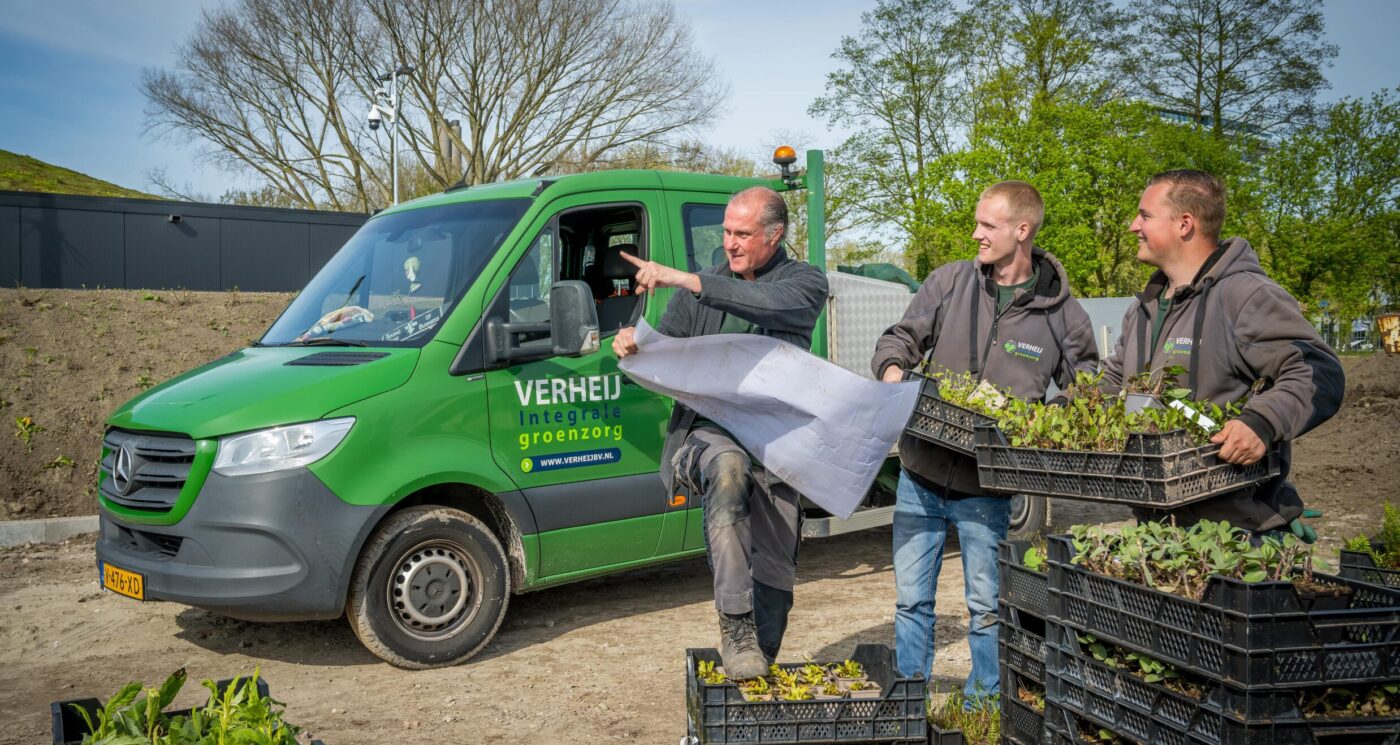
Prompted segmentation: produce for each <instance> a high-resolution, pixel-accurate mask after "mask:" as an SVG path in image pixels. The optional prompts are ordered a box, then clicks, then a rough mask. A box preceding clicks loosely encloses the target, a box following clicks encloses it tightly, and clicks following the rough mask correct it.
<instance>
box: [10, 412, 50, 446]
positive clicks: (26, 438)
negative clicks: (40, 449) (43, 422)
mask: <svg viewBox="0 0 1400 745" xmlns="http://www.w3.org/2000/svg"><path fill="white" fill-rule="evenodd" d="M43 431H44V428H43V427H41V426H40V425H39V424H38V423H37V422H35V421H34V417H29V416H17V417H15V437H18V438H19V439H20V441H21V442H23V443H24V449H25V450H27V451H28V452H31V453H32V452H34V435H37V434H39V433H40V432H43Z"/></svg>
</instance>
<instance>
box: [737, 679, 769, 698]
mask: <svg viewBox="0 0 1400 745" xmlns="http://www.w3.org/2000/svg"><path fill="white" fill-rule="evenodd" d="M739 692H740V693H743V694H744V695H745V696H748V697H751V698H759V697H763V696H767V695H769V694H771V693H772V692H773V687H772V686H770V685H768V679H767V678H762V677H759V678H750V679H749V680H743V681H740V682H739Z"/></svg>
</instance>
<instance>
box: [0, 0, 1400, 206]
mask: <svg viewBox="0 0 1400 745" xmlns="http://www.w3.org/2000/svg"><path fill="white" fill-rule="evenodd" d="M217 4H218V1H217V0H201V1H198V2H196V1H194V0H184V1H181V2H175V1H171V0H160V1H158V0H127V1H126V2H121V3H113V2H99V1H98V0H46V2H38V1H33V0H11V2H9V3H7V4H6V7H5V11H4V13H3V14H0V71H3V72H0V149H5V150H11V151H14V152H19V153H24V154H27V155H32V156H34V157H36V158H39V159H41V160H45V161H48V162H51V163H55V164H58V165H61V166H65V167H68V168H72V169H75V170H78V171H83V172H85V173H89V174H91V175H93V176H96V177H98V178H102V179H105V180H108V181H112V182H115V183H118V184H121V185H122V186H127V187H130V188H135V189H150V188H151V184H150V182H149V180H148V179H147V175H146V174H147V172H148V171H149V170H150V169H152V168H164V169H166V171H167V172H168V173H169V175H170V176H171V177H172V180H174V181H175V182H176V183H179V184H185V183H188V184H190V185H191V186H193V187H194V189H195V190H197V191H200V192H203V193H206V194H211V195H218V194H219V193H222V192H223V191H224V190H225V189H226V188H229V187H233V186H245V185H247V184H244V183H242V182H240V180H239V178H238V177H237V176H236V175H233V174H229V173H226V172H223V171H220V170H218V169H217V168H215V167H213V166H210V165H202V164H201V163H200V162H199V161H198V158H197V155H198V152H199V147H198V146H195V145H190V144H188V143H183V142H180V141H177V140H171V139H153V138H152V137H151V136H150V135H149V134H147V133H146V132H145V116H144V113H143V109H144V108H145V100H144V98H143V97H142V95H141V93H140V91H139V88H138V86H139V83H140V76H141V70H142V68H143V67H148V66H156V67H169V66H170V65H172V64H173V61H174V49H175V47H176V45H177V44H179V43H180V41H181V40H182V39H183V38H184V37H185V35H186V33H187V31H188V29H190V28H191V27H192V26H193V25H194V24H195V23H196V22H197V21H198V19H199V14H200V8H201V7H204V6H210V5H217ZM872 5H873V2H853V1H849V0H848V1H840V0H762V1H761V2H754V1H753V0H676V6H677V9H678V10H679V11H680V13H681V14H682V15H683V16H685V17H687V18H689V19H690V21H691V23H692V26H693V29H694V32H695V39H696V42H697V44H698V46H699V47H700V48H701V50H703V51H704V52H705V53H707V54H710V55H712V56H714V57H715V58H716V63H717V66H718V68H719V73H720V74H721V75H722V76H723V77H724V78H726V79H727V80H728V82H729V84H730V88H731V96H730V99H729V101H728V102H727V106H726V113H725V114H724V115H723V117H722V118H721V119H720V120H719V121H718V122H716V123H715V125H714V126H712V127H711V128H710V129H709V130H708V131H706V132H703V133H701V138H702V139H704V140H705V141H707V142H710V143H712V144H715V145H720V146H723V147H727V148H733V149H736V150H738V151H740V152H742V153H744V154H746V155H752V156H754V157H762V156H763V155H764V154H765V153H766V149H767V145H768V144H769V143H770V142H772V141H774V140H775V139H776V138H777V137H778V136H779V135H780V134H783V133H787V134H791V135H798V136H800V137H801V139H803V140H805V144H807V145H809V146H821V147H830V146H833V145H835V144H837V143H838V142H839V141H840V139H841V137H842V133H840V132H828V131H827V130H826V127H825V125H824V123H823V122H820V121H816V120H812V119H810V118H808V116H807V113H806V112H807V106H808V104H810V103H811V101H812V100H813V99H814V98H816V97H817V96H819V95H821V93H822V90H823V88H824V86H825V81H826V74H827V73H828V72H830V71H831V70H832V69H834V62H833V61H832V60H831V57H830V54H831V52H832V51H834V50H835V49H836V47H837V45H838V44H839V42H840V39H841V37H842V36H843V35H846V34H851V33H854V32H855V31H856V30H857V29H858V27H859V24H860V14H861V12H862V11H863V10H865V9H867V8H869V7H870V6H872ZM1325 14H1326V21H1327V35H1328V37H1329V39H1330V40H1331V41H1332V43H1334V44H1337V45H1338V46H1339V47H1340V49H1341V54H1340V56H1339V57H1338V58H1337V60H1336V61H1335V64H1334V65H1333V67H1332V68H1331V70H1330V71H1329V72H1328V79H1329V80H1330V81H1331V82H1332V88H1331V90H1329V91H1327V92H1326V94H1325V96H1324V97H1325V98H1326V99H1328V100H1332V99H1336V98H1340V97H1342V96H1361V95H1366V94H1368V93H1371V92H1374V91H1377V90H1379V89H1381V88H1384V87H1394V86H1397V85H1400V72H1397V71H1400V45H1397V44H1396V43H1395V40H1394V29H1396V28H1400V2H1397V1H1395V0H1327V2H1326V4H1325Z"/></svg>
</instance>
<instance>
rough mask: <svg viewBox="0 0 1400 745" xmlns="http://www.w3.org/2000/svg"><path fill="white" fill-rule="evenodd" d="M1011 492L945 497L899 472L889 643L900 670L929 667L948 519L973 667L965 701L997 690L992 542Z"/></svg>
mask: <svg viewBox="0 0 1400 745" xmlns="http://www.w3.org/2000/svg"><path fill="white" fill-rule="evenodd" d="M1010 520H1011V500H1010V499H1008V498H1006V497H967V498H965V499H944V498H943V497H942V496H941V495H939V494H938V493H937V492H934V491H931V490H929V489H925V488H923V487H922V486H919V485H918V484H916V483H914V481H913V480H911V479H910V478H909V476H908V474H905V473H903V472H901V473H900V475H899V489H898V491H897V493H896V498H895V508H894V585H895V598H896V599H895V611H894V646H895V659H896V662H897V664H898V665H899V670H900V672H901V673H902V674H904V675H924V676H925V677H927V678H929V679H930V680H931V679H932V677H933V675H932V673H933V652H934V642H933V626H934V620H935V617H936V616H935V614H934V600H935V598H936V596H937V593H938V572H939V570H940V569H941V568H942V566H943V543H944V541H945V540H946V539H947V537H948V524H949V523H952V524H953V526H954V527H956V528H957V529H958V543H959V545H960V546H961V547H962V562H963V577H964V586H965V591H966V595H967V610H968V613H969V614H970V615H971V616H972V619H971V622H970V623H969V624H968V630H967V646H968V648H969V649H970V650H971V652H972V672H971V673H970V674H969V675H968V676H967V684H966V685H965V686H964V687H963V693H964V695H965V696H966V698H967V700H968V701H969V702H972V701H975V700H976V699H979V698H982V697H984V696H993V695H996V694H997V693H999V692H1000V688H1001V683H1000V681H999V680H998V677H997V542H998V541H1001V540H1003V539H1005V538H1006V529H1007V525H1008V523H1009V522H1010Z"/></svg>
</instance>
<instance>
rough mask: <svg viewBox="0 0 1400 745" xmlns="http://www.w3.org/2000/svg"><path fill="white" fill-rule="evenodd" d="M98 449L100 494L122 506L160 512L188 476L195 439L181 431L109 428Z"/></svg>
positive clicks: (170, 504)
mask: <svg viewBox="0 0 1400 745" xmlns="http://www.w3.org/2000/svg"><path fill="white" fill-rule="evenodd" d="M102 449H103V455H102V484H101V487H100V489H101V491H102V496H103V497H105V498H107V499H108V500H111V501H112V502H114V503H116V504H119V505H121V506H123V507H130V508H132V509H137V510H147V511H152V512H164V511H167V510H169V509H170V508H171V507H173V506H175V500H177V499H178V498H179V497H180V490H181V489H183V488H184V486H185V481H186V480H188V479H189V477H190V466H191V465H192V464H193V463H194V453H195V442H194V440H192V439H190V438H188V437H185V436H183V435H166V434H150V433H136V432H124V431H122V430H119V429H111V430H108V431H107V436H106V437H104V438H103V439H102ZM118 466H120V469H118ZM118 470H120V473H118Z"/></svg>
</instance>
